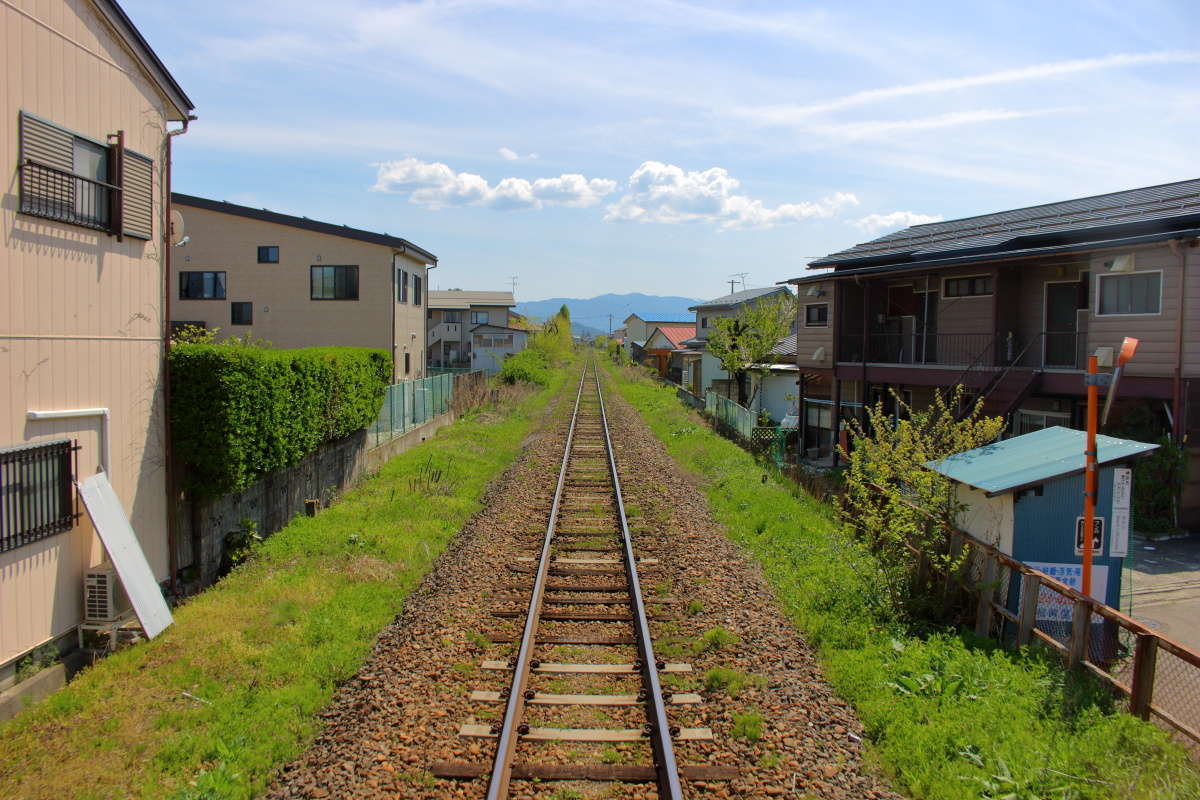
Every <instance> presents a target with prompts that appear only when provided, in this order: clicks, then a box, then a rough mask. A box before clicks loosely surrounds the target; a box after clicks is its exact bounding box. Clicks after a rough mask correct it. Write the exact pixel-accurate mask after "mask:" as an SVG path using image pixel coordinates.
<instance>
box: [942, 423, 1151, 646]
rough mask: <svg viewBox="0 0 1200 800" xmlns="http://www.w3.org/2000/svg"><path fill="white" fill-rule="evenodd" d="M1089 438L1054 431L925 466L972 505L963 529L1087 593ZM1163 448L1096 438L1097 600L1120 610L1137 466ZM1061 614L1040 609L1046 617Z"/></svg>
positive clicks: (960, 523)
mask: <svg viewBox="0 0 1200 800" xmlns="http://www.w3.org/2000/svg"><path fill="white" fill-rule="evenodd" d="M1086 438H1087V434H1086V433H1084V432H1083V431H1078V430H1072V429H1070V428H1064V427H1061V426H1053V427H1050V428H1044V429H1042V430H1039V431H1034V432H1032V433H1027V434H1024V435H1021V436H1015V437H1013V438H1011V439H1003V440H1001V441H998V442H994V443H992V444H988V445H985V446H983V447H977V448H975V449H974V450H967V451H966V452H963V453H956V454H955V455H952V456H949V457H947V458H943V459H940V460H937V461H930V462H928V463H927V464H926V465H925V466H926V467H928V468H929V469H931V470H933V471H934V472H937V473H938V474H940V475H944V476H945V477H947V478H949V479H950V480H951V481H953V482H954V485H955V490H956V499H957V500H958V502H959V503H961V504H962V505H963V507H964V510H963V512H962V513H961V515H960V516H959V519H958V520H957V522H958V527H959V528H961V529H962V530H963V531H965V532H967V533H969V534H971V535H972V536H974V537H975V538H977V539H980V540H982V541H984V542H987V543H988V544H990V545H993V546H994V547H996V548H997V549H998V550H1000V551H1001V552H1002V553H1006V554H1008V555H1010V556H1012V557H1013V558H1015V559H1017V560H1018V561H1023V562H1025V563H1026V564H1029V565H1030V566H1032V567H1033V568H1034V569H1037V570H1040V571H1042V572H1044V573H1046V574H1047V575H1050V576H1051V577H1052V578H1056V579H1057V580H1059V581H1062V582H1063V583H1066V584H1067V585H1068V586H1072V588H1075V589H1079V588H1080V586H1081V582H1080V580H1079V579H1080V577H1081V572H1082V567H1081V564H1082V552H1081V551H1082V540H1081V538H1080V537H1081V536H1082V529H1083V525H1082V518H1083V484H1084V468H1085V464H1084V447H1085V441H1086ZM1157 448H1158V445H1155V444H1146V443H1144V442H1135V441H1131V440H1128V439H1118V438H1115V437H1112V436H1103V435H1100V436H1097V437H1096V464H1097V468H1098V476H1097V477H1098V481H1097V497H1096V511H1095V520H1096V522H1095V525H1094V534H1093V535H1094V536H1095V539H1094V542H1095V545H1094V547H1095V549H1094V552H1093V561H1092V563H1093V565H1094V566H1093V576H1092V577H1093V580H1092V596H1093V597H1095V598H1096V599H1097V600H1099V601H1101V602H1103V603H1105V604H1107V605H1109V606H1112V607H1114V608H1119V607H1120V599H1121V568H1122V566H1123V564H1124V559H1125V557H1126V556H1127V555H1128V554H1129V538H1130V523H1131V514H1132V508H1133V505H1132V503H1133V481H1132V474H1131V472H1130V468H1131V467H1132V465H1133V463H1134V462H1135V461H1136V460H1137V459H1139V458H1143V457H1145V456H1148V455H1150V453H1152V452H1153V451H1154V450H1156V449H1157ZM1054 613H1057V612H1056V611H1054V610H1052V609H1045V610H1044V611H1039V614H1043V616H1045V615H1050V614H1054ZM1047 618H1048V617H1047ZM1055 621H1059V622H1061V621H1062V620H1055ZM1066 622H1067V623H1068V624H1069V622H1070V620H1069V619H1067V620H1066Z"/></svg>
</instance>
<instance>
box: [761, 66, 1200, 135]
mask: <svg viewBox="0 0 1200 800" xmlns="http://www.w3.org/2000/svg"><path fill="white" fill-rule="evenodd" d="M1197 62H1200V51H1195V50H1168V51H1162V52H1157V53H1120V54H1117V55H1112V56H1105V57H1103V58H1083V59H1076V60H1073V61H1052V62H1047V63H1043V64H1034V65H1033V66H1029V67H1020V68H1017V69H1007V70H999V71H997V72H987V73H982V74H979V75H966V76H963V77H961V78H943V79H940V80H933V81H922V82H920V83H910V84H906V85H903V86H890V87H886V88H883V89H867V90H865V91H861V92H854V93H852V94H848V95H845V96H843V97H838V98H835V99H833V100H829V101H826V102H824V103H810V104H803V105H802V104H795V105H775V106H762V107H758V108H746V109H741V113H742V114H744V115H746V116H751V117H755V118H759V119H762V120H763V121H773V122H777V123H785V122H795V121H797V120H799V119H801V118H804V117H809V116H813V115H815V114H824V113H828V112H830V111H840V110H842V109H845V108H854V107H856V106H863V105H868V104H871V103H879V102H884V101H887V100H895V99H897V98H901V97H912V96H914V95H928V94H940V93H943V92H951V91H957V90H960V89H973V88H976V87H980V86H998V85H1003V84H1011V83H1020V82H1027V81H1039V80H1047V79H1050V78H1058V77H1062V76H1065V75H1075V74H1079V73H1085V72H1094V71H1097V70H1103V69H1116V68H1119V67H1137V66H1150V65H1158V64H1189V63H1197Z"/></svg>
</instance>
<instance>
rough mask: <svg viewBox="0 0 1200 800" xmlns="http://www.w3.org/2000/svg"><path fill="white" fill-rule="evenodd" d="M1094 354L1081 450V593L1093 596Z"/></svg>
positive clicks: (1096, 400) (1096, 389) (1096, 394)
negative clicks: (1085, 427)
mask: <svg viewBox="0 0 1200 800" xmlns="http://www.w3.org/2000/svg"><path fill="white" fill-rule="evenodd" d="M1096 366H1097V365H1096V357H1095V356H1089V357H1088V368H1087V374H1088V377H1087V445H1086V448H1085V449H1084V451H1083V453H1084V458H1085V461H1084V464H1085V470H1086V471H1085V473H1084V482H1083V593H1084V594H1085V595H1086V596H1088V597H1091V596H1092V526H1093V525H1095V519H1096V429H1097V428H1098V427H1099V424H1098V411H1099V408H1098V406H1099V387H1098V386H1097V385H1096V380H1097V378H1096Z"/></svg>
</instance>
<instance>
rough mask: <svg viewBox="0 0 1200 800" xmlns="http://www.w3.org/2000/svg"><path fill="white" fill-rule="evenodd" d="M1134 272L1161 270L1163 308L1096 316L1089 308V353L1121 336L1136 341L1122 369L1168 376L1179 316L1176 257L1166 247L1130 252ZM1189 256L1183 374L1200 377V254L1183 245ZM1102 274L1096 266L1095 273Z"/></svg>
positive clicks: (1112, 344) (1118, 342)
mask: <svg viewBox="0 0 1200 800" xmlns="http://www.w3.org/2000/svg"><path fill="white" fill-rule="evenodd" d="M1134 253H1135V256H1134V257H1135V266H1134V271H1135V272H1147V271H1152V270H1162V275H1163V279H1162V310H1161V312H1160V313H1158V314H1136V315H1113V316H1107V315H1106V316H1096V313H1095V312H1096V309H1095V308H1093V309H1092V313H1091V316H1090V317H1089V320H1088V346H1087V352H1088V353H1093V352H1095V350H1096V348H1097V347H1120V345H1121V339H1122V338H1123V337H1125V336H1134V337H1137V338H1138V339H1139V340H1140V344H1139V345H1138V351H1137V356H1136V357H1135V358H1134V359H1133V361H1131V362H1129V366H1128V367H1127V369H1126V372H1127V374H1129V375H1147V376H1161V377H1170V376H1171V375H1173V374H1174V371H1175V329H1176V321H1177V320H1178V319H1179V303H1180V300H1181V297H1182V293H1181V292H1180V283H1181V281H1180V278H1181V276H1182V272H1181V270H1180V260H1179V259H1180V257H1179V256H1178V255H1176V254H1175V253H1172V252H1171V250H1170V248H1168V247H1167V246H1165V245H1159V246H1155V247H1148V248H1143V249H1139V250H1136V251H1134ZM1184 253H1185V254H1186V257H1187V268H1188V281H1187V298H1186V303H1187V315H1186V317H1185V322H1184V337H1183V340H1184V370H1183V372H1184V375H1185V376H1197V375H1200V253H1197V249H1196V248H1185V249H1184ZM1100 274H1103V270H1102V269H1099V270H1096V271H1095V272H1094V275H1097V276H1098V275H1100ZM1097 282H1098V279H1097V278H1095V277H1094V278H1093V287H1092V305H1093V306H1095V298H1096V294H1095V291H1096V286H1095V284H1096V283H1097Z"/></svg>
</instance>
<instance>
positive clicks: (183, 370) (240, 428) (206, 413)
mask: <svg viewBox="0 0 1200 800" xmlns="http://www.w3.org/2000/svg"><path fill="white" fill-rule="evenodd" d="M169 358H170V364H171V407H170V414H171V436H172V445H173V447H174V451H175V453H176V455H177V456H178V457H179V458H180V459H182V460H183V462H184V463H185V464H186V465H187V476H188V485H187V488H188V489H189V490H190V491H193V492H195V493H196V494H198V495H201V496H216V495H221V494H224V493H226V492H231V491H236V490H239V489H244V488H246V487H247V486H249V485H250V484H251V483H253V482H254V481H255V480H256V479H258V478H259V477H260V476H262V475H264V474H266V473H268V472H271V471H273V470H277V469H283V468H284V467H290V466H292V465H293V464H296V463H298V462H299V461H300V460H301V459H302V458H304V457H305V456H306V455H308V454H309V453H311V452H313V451H314V450H316V449H317V446H318V445H320V444H321V443H322V442H325V441H329V440H331V439H338V438H340V437H343V436H348V435H350V434H351V433H353V432H354V431H357V430H358V429H360V428H365V427H367V426H368V425H370V424H371V423H373V422H374V421H375V419H376V417H377V416H378V415H379V409H380V406H381V405H382V404H383V395H384V390H385V389H386V387H387V385H388V383H389V382H390V380H391V375H392V361H391V357H390V356H389V354H388V353H387V351H386V350H373V349H367V348H359V347H309V348H302V349H298V350H271V349H268V348H265V347H258V346H254V345H246V344H242V343H228V342H227V343H223V344H174V345H172V347H171V350H170V355H169Z"/></svg>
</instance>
